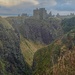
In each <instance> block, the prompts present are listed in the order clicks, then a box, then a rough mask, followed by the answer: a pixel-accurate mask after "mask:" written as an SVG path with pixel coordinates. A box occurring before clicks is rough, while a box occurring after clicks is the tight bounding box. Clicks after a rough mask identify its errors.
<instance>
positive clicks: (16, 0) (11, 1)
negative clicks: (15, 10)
mask: <svg viewBox="0 0 75 75" xmlns="http://www.w3.org/2000/svg"><path fill="white" fill-rule="evenodd" d="M24 2H25V3H28V2H29V3H32V4H33V5H37V4H39V2H38V1H36V0H0V5H1V6H6V7H12V6H17V5H20V4H21V3H24Z"/></svg>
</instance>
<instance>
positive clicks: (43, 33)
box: [7, 17, 63, 44]
mask: <svg viewBox="0 0 75 75" xmlns="http://www.w3.org/2000/svg"><path fill="white" fill-rule="evenodd" d="M7 20H8V21H9V22H10V23H11V24H12V26H13V27H15V28H16V29H18V31H19V32H20V33H21V34H22V35H23V36H24V37H25V38H26V39H30V40H32V41H35V42H40V43H44V44H49V43H51V42H52V41H53V40H54V39H56V38H58V37H59V36H61V35H62V34H63V31H62V28H61V20H60V19H58V18H50V19H47V20H37V19H25V18H23V17H16V18H14V17H10V18H7Z"/></svg>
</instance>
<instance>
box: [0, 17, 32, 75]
mask: <svg viewBox="0 0 75 75" xmlns="http://www.w3.org/2000/svg"><path fill="white" fill-rule="evenodd" d="M0 75H31V70H30V68H29V66H28V65H27V63H26V62H25V61H24V59H23V56H22V54H21V50H20V36H19V34H18V33H17V32H16V31H15V29H14V28H13V27H12V26H11V25H10V24H9V23H8V22H7V21H6V20H5V19H3V18H1V17H0Z"/></svg>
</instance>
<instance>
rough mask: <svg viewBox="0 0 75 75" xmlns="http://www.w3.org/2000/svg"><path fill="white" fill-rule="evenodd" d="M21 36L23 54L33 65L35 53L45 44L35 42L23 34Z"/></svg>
mask: <svg viewBox="0 0 75 75" xmlns="http://www.w3.org/2000/svg"><path fill="white" fill-rule="evenodd" d="M20 37H21V39H20V40H21V41H20V47H21V50H22V53H23V56H24V58H25V60H26V62H27V63H28V64H29V65H30V66H31V65H32V62H33V56H34V53H35V52H36V51H37V50H38V49H40V48H42V47H44V46H45V45H42V44H40V43H35V42H33V41H31V40H27V39H25V38H24V37H23V36H22V35H21V36H20Z"/></svg>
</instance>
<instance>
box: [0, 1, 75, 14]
mask: <svg viewBox="0 0 75 75" xmlns="http://www.w3.org/2000/svg"><path fill="white" fill-rule="evenodd" d="M42 7H44V8H46V9H47V11H48V12H50V11H52V13H53V14H56V13H60V14H69V13H75V0H0V14H21V13H28V14H32V11H33V9H35V8H42Z"/></svg>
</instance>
